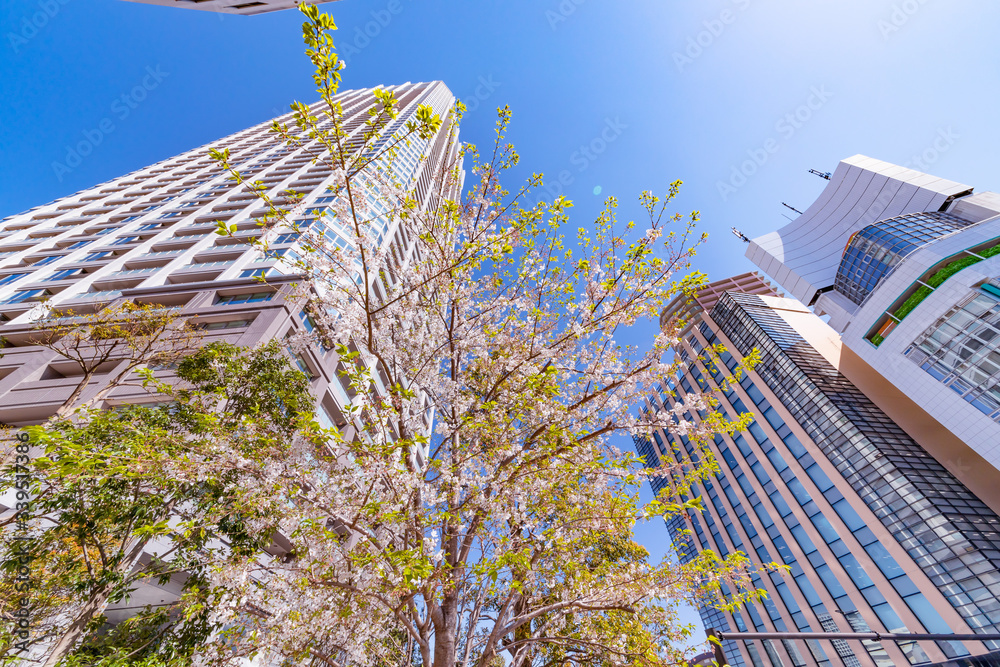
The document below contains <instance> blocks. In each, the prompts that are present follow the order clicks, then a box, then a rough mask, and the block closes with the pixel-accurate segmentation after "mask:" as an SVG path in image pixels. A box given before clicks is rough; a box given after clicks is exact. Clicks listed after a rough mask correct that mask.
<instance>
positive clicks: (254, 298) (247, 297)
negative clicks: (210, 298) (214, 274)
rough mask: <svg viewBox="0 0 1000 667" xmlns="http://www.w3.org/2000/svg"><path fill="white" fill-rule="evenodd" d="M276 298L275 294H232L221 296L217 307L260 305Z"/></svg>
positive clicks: (217, 301)
mask: <svg viewBox="0 0 1000 667" xmlns="http://www.w3.org/2000/svg"><path fill="white" fill-rule="evenodd" d="M273 296H274V292H253V293H249V292H248V293H246V294H230V295H227V296H220V297H219V298H218V299H217V300H216V301H215V303H216V305H231V304H237V303H258V302H260V301H270V300H271V298H272V297H273Z"/></svg>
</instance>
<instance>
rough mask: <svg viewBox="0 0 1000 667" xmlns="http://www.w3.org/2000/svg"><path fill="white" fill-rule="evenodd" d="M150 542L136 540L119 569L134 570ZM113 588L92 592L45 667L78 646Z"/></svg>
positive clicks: (56, 661)
mask: <svg viewBox="0 0 1000 667" xmlns="http://www.w3.org/2000/svg"><path fill="white" fill-rule="evenodd" d="M148 543H149V540H148V539H144V540H139V541H138V542H136V543H135V544H134V545H133V546H132V548H131V549H130V550H129V552H128V553H127V554H126V555H125V557H124V558H122V561H121V565H120V566H119V570H120V571H123V572H128V571H130V570H132V568H134V567H135V564H136V561H138V560H139V556H141V555H142V552H143V550H144V549H145V548H146V545H147V544H148ZM111 588H112V587H111V585H110V584H105V585H104V586H101V587H100V588H98V589H97V590H95V591H92V592H91V594H90V597H89V598H88V599H87V601H86V602H85V603H84V605H83V607H82V608H81V609H80V611H79V613H77V615H76V618H75V619H73V622H72V623H70V624H69V627H68V628H66V630H65V631H64V632H63V633H62V636H60V637H59V640H58V641H57V642H56V644H55V646H54V647H52V652H51V653H49V657H48V658H47V659H46V660H45V664H44V665H43V667H55V665H57V664H58V663H59V661H60V660H62V659H63V658H65V657H67V656H68V655H69V654H70V653H71V652H72V651H73V649H74V648H76V645H77V643H78V642H79V641H80V640H81V639H83V637H84V632H85V631H86V629H87V626H88V625H89V624H90V622H91V621H92V620H94V618H95V617H96V616H97V615H98V614H100V613H101V612H102V611H104V607H105V605H107V603H108V596H109V595H111Z"/></svg>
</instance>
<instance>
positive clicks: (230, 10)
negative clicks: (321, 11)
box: [128, 0, 333, 16]
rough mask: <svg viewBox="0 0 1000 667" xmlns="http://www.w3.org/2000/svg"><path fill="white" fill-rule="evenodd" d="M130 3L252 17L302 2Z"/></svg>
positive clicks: (185, 0)
mask: <svg viewBox="0 0 1000 667" xmlns="http://www.w3.org/2000/svg"><path fill="white" fill-rule="evenodd" d="M128 2H141V3H144V4H147V5H161V6H163V7H183V8H186V9H201V10H203V11H210V12H218V13H219V14H243V15H246V16H250V15H253V14H267V13H268V12H277V11H280V10H282V9H292V8H293V7H298V6H299V4H300V0H250V1H249V2H245V1H243V0H128ZM324 2H333V0H310V4H314V5H318V4H322V3H324Z"/></svg>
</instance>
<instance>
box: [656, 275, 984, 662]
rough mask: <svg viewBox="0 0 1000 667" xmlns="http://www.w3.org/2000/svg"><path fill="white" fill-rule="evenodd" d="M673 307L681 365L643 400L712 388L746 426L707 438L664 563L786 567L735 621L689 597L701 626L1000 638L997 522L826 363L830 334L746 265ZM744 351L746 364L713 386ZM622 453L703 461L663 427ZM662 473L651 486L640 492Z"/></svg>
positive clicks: (903, 658)
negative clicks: (748, 420) (742, 560)
mask: <svg viewBox="0 0 1000 667" xmlns="http://www.w3.org/2000/svg"><path fill="white" fill-rule="evenodd" d="M724 290H725V291H724ZM678 315H680V316H683V317H684V318H685V319H686V321H687V326H686V328H685V330H684V332H683V335H682V338H683V341H682V343H681V344H680V345H679V347H678V349H677V350H676V352H677V354H678V355H679V356H680V359H681V360H682V362H683V364H684V368H683V372H682V373H680V374H679V375H678V376H677V377H674V378H669V379H667V380H666V381H665V382H664V383H663V385H662V386H661V387H659V388H658V391H657V392H656V393H655V394H654V395H652V396H650V397H649V398H648V400H647V403H646V405H645V406H643V409H644V410H647V411H648V410H669V409H671V407H672V406H673V404H674V403H676V402H678V401H683V398H684V396H685V395H686V394H688V393H691V392H699V391H710V392H712V393H713V394H714V395H715V396H716V397H718V399H719V401H720V403H719V406H718V408H717V409H718V410H719V411H721V412H722V413H723V414H724V415H725V416H727V417H729V418H735V417H737V416H738V415H740V414H746V413H750V414H752V415H753V418H754V421H753V423H752V424H751V425H750V426H749V428H748V430H747V431H745V432H743V433H739V434H737V435H735V436H733V437H728V436H721V435H719V436H716V437H715V438H714V440H713V441H711V442H709V443H706V444H705V447H706V448H707V450H708V451H710V452H711V455H712V456H713V457H714V458H715V460H717V461H718V463H719V467H720V470H719V472H718V474H716V475H714V476H713V477H711V478H710V479H706V480H705V481H704V482H702V483H700V484H695V485H693V486H692V487H691V488H690V493H689V496H690V497H699V498H701V500H702V502H703V503H704V506H705V511H704V512H698V511H694V510H691V511H688V512H687V514H686V515H684V516H679V517H675V518H673V519H671V520H670V521H669V522H668V525H667V528H668V530H669V532H670V533H671V538H672V539H673V540H674V543H675V547H676V548H677V550H678V554H679V557H680V558H681V559H682V561H684V560H689V559H691V558H693V557H694V556H695V554H696V553H697V552H699V551H701V550H705V549H710V550H712V551H715V552H716V553H718V554H720V555H723V556H725V555H728V554H732V553H735V552H737V551H741V552H743V553H745V554H747V555H748V556H749V558H750V559H751V560H752V561H753V562H755V563H758V564H764V563H771V562H775V563H778V564H780V565H782V566H784V568H786V570H784V571H774V572H769V573H759V574H757V575H755V576H754V582H755V584H756V586H757V587H758V588H760V589H763V590H765V591H766V592H767V594H768V595H767V599H766V600H764V601H763V602H762V603H760V604H751V605H746V606H745V607H743V608H742V609H741V610H739V611H736V612H733V613H727V612H722V611H719V610H717V609H715V608H712V607H711V606H708V605H705V606H703V607H702V608H701V609H700V612H701V615H702V620H703V622H704V624H705V626H706V627H708V628H716V629H719V630H722V631H723V632H725V631H727V630H728V631H730V632H738V631H749V632H836V631H840V632H869V631H874V632H929V633H938V632H940V633H949V632H955V633H976V632H996V631H998V630H1000V600H998V598H1000V517H998V516H997V514H996V513H994V512H993V510H991V509H990V508H989V507H988V506H987V505H986V504H985V503H984V502H982V501H981V500H980V499H979V498H978V497H977V496H976V495H975V494H974V493H972V492H971V491H970V490H969V489H968V488H967V487H966V486H964V485H963V484H962V483H961V481H960V480H958V479H957V478H956V477H955V476H954V475H952V474H951V473H950V472H949V471H948V470H947V469H946V468H945V467H944V466H943V465H942V464H941V463H939V462H938V461H937V460H936V459H935V458H934V457H932V456H931V455H929V454H928V453H927V451H926V450H924V449H923V448H922V447H921V446H920V445H919V444H918V443H917V442H916V441H915V440H913V439H912V438H911V437H910V436H909V435H908V434H907V433H906V432H905V431H904V430H903V429H902V428H900V427H899V426H898V425H897V424H896V423H895V422H894V421H893V420H891V419H890V418H888V417H887V416H886V414H885V413H884V412H883V411H882V410H880V409H879V407H878V406H877V405H876V404H875V403H874V402H873V401H872V400H871V399H869V398H868V396H866V394H865V393H863V392H862V391H861V390H860V389H859V388H858V387H857V386H855V385H854V384H853V383H852V382H851V381H850V380H849V379H848V378H847V377H845V375H844V374H843V373H841V372H840V371H839V370H838V369H837V367H836V366H835V363H836V362H837V360H838V359H839V357H838V355H839V349H838V348H839V341H838V337H837V335H836V332H834V331H833V330H831V329H830V328H829V327H828V326H827V325H826V324H825V323H823V322H822V320H820V319H819V318H818V317H817V316H816V315H814V314H813V313H812V312H810V311H809V310H808V309H807V308H805V307H804V306H803V305H802V304H801V303H799V302H798V301H796V300H794V299H787V298H782V297H779V296H777V294H776V292H775V290H774V288H772V287H771V286H770V285H768V284H767V283H765V282H764V281H763V280H762V279H760V278H759V277H757V276H756V275H754V274H748V275H744V276H738V277H737V278H734V279H728V280H726V281H720V282H719V283H713V284H712V285H710V286H708V287H707V288H706V289H705V290H703V291H701V292H700V293H699V294H698V295H697V296H696V297H695V298H694V299H693V300H691V301H687V300H685V299H683V298H680V299H678V300H677V301H675V302H674V303H673V304H671V306H670V307H668V308H667V310H665V311H664V319H670V318H672V317H675V316H678ZM718 344H721V345H723V346H725V348H726V349H727V350H728V351H727V352H726V353H725V354H723V355H721V357H720V358H718V360H717V362H713V361H712V360H711V359H710V357H711V355H710V354H709V353H708V350H709V349H710V346H714V345H718ZM754 349H756V350H758V351H759V352H760V362H759V363H758V364H757V365H756V366H755V367H754V369H753V370H752V371H750V372H747V373H744V374H743V376H742V378H741V379H740V380H739V382H735V381H732V382H726V379H727V378H730V377H732V373H733V371H734V369H735V368H736V367H737V364H738V363H739V362H740V361H742V359H743V358H744V356H745V355H747V354H749V353H750V352H751V351H752V350H754ZM705 416H706V415H704V414H701V415H685V417H690V418H691V419H694V420H695V421H697V420H700V419H702V418H704V417H705ZM636 445H637V449H638V450H639V452H640V454H641V455H642V456H643V457H644V460H645V462H646V465H647V466H650V467H657V466H658V465H659V464H660V462H661V461H663V462H676V461H683V460H685V458H690V460H692V461H698V460H700V459H701V458H702V457H704V456H705V455H706V453H705V451H704V450H703V449H702V448H701V447H700V446H699V445H698V444H697V443H694V442H691V441H690V440H689V439H688V438H687V437H686V436H684V435H680V434H673V433H670V432H669V431H668V430H658V431H656V432H654V433H651V434H650V436H649V437H648V438H637V440H636ZM664 483H665V480H655V479H654V483H653V486H654V490H655V491H659V490H660V488H662V487H663V485H664ZM724 649H725V651H726V654H727V657H728V659H729V660H730V662H731V664H733V665H734V666H736V665H739V666H742V665H755V666H758V667H766V666H772V665H773V666H775V667H777V666H795V667H799V666H801V665H824V666H825V665H831V666H832V665H837V666H840V665H844V666H846V667H852V666H855V665H866V666H869V665H876V666H878V667H888V666H889V665H931V664H953V665H962V664H968V665H972V664H977V665H994V664H995V665H1000V658H998V657H997V655H1000V654H997V655H990V654H991V653H994V652H996V651H997V650H998V649H1000V644H998V643H996V642H965V643H959V642H919V643H917V642H871V641H864V642H861V641H800V640H793V641H787V640H786V641H763V642H749V641H747V642H743V641H736V640H727V641H725V642H724ZM974 657H975V659H976V660H977V661H976V662H970V660H972V659H973V658H974Z"/></svg>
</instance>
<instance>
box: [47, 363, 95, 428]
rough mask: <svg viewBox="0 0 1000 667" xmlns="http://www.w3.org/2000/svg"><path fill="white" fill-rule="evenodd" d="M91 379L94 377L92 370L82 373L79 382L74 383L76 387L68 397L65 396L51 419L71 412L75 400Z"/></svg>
mask: <svg viewBox="0 0 1000 667" xmlns="http://www.w3.org/2000/svg"><path fill="white" fill-rule="evenodd" d="M92 379H94V374H93V373H92V372H91V373H84V374H83V379H81V380H80V382H79V384H77V385H76V388H75V389H74V390H73V393H72V394H70V395H69V398H67V399H66V400H65V401H64V402H63V404H62V405H60V406H59V409H58V410H56V413H55V414H54V415H52V419H62V418H63V417H65V416H66V415H68V414H69V413H70V412H72V411H73V408H74V406H75V405H76V402H77V400H79V398H80V396H81V395H83V392H84V390H85V389H86V388H87V385H89V384H90V381H91V380H92Z"/></svg>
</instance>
